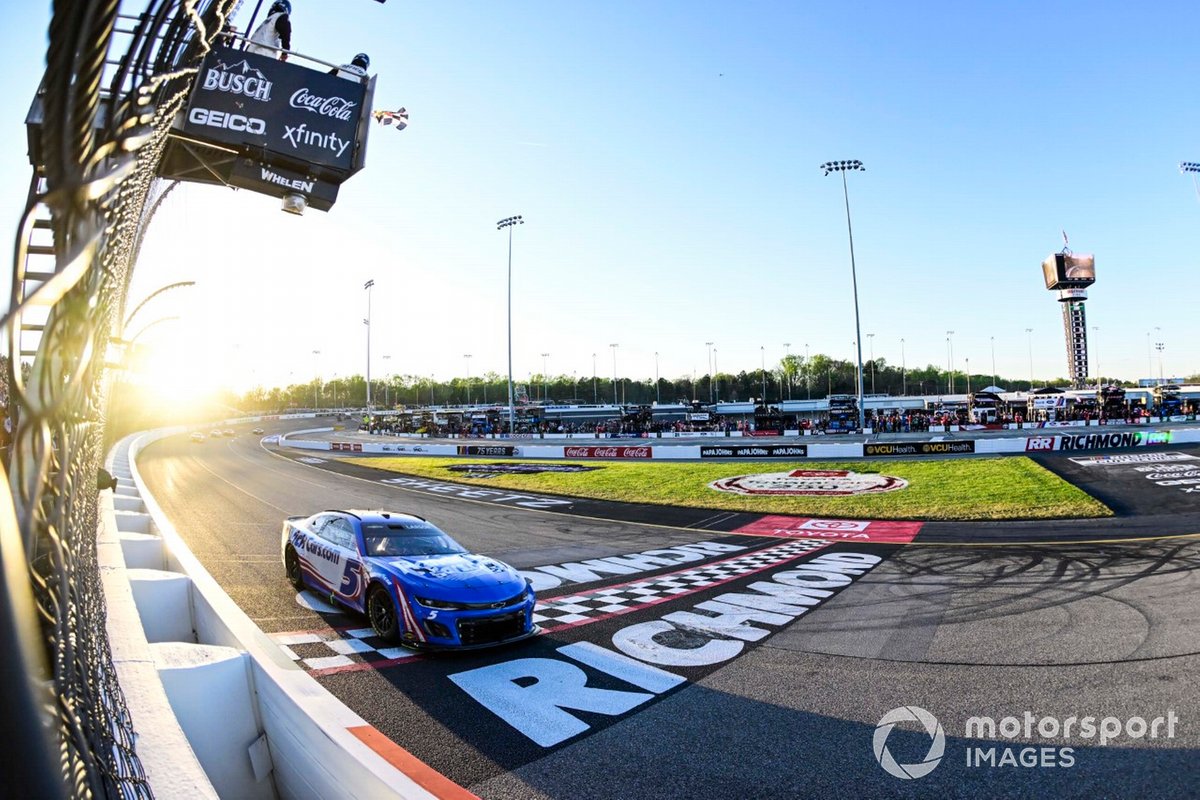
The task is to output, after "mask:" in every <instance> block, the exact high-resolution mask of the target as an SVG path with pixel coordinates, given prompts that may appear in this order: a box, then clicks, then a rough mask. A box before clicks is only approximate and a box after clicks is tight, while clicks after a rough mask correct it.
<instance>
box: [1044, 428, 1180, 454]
mask: <svg viewBox="0 0 1200 800" xmlns="http://www.w3.org/2000/svg"><path fill="white" fill-rule="evenodd" d="M1170 443H1171V431H1122V432H1120V433H1118V432H1115V431H1114V432H1113V433H1088V434H1083V435H1080V436H1031V437H1029V438H1027V439H1026V440H1025V452H1027V453H1046V452H1050V451H1054V450H1106V449H1108V448H1111V447H1146V446H1149V445H1156V444H1170Z"/></svg>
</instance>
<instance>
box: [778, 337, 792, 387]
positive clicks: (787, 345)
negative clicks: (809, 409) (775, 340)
mask: <svg viewBox="0 0 1200 800" xmlns="http://www.w3.org/2000/svg"><path fill="white" fill-rule="evenodd" d="M783 363H784V365H785V367H784V370H783V376H784V377H785V378H787V399H788V400H791V399H792V372H791V369H792V343H791V342H784V343H783ZM779 399H780V401H782V400H783V398H782V397H781V398H779Z"/></svg>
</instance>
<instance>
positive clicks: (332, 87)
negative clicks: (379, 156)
mask: <svg viewBox="0 0 1200 800" xmlns="http://www.w3.org/2000/svg"><path fill="white" fill-rule="evenodd" d="M365 98H366V86H364V85H363V84H361V83H358V82H357V81H351V80H346V79H345V78H339V77H338V76H336V75H329V74H327V73H324V72H320V71H318V70H315V69H306V68H304V67H300V66H298V65H292V64H288V63H287V62H285V61H279V60H277V59H274V58H269V57H267V56H262V55H258V54H257V53H247V52H245V51H243V50H233V49H231V48H228V47H214V48H213V49H212V51H211V52H210V53H209V54H208V55H207V56H206V57H205V59H204V63H203V64H202V65H201V67H200V75H199V76H198V78H197V79H196V85H195V88H194V89H193V90H192V96H191V99H190V102H189V104H188V109H187V112H186V114H185V118H184V125H183V130H184V132H185V133H186V134H187V135H189V136H194V137H195V138H197V139H199V140H201V141H210V142H220V143H222V144H226V145H232V146H234V147H237V148H238V149H241V150H245V149H248V148H249V149H258V148H261V149H264V150H269V151H272V152H274V153H278V154H280V155H282V156H284V157H285V158H287V159H289V160H291V161H294V162H297V163H300V164H314V165H319V166H324V167H330V168H332V169H336V170H341V171H343V172H350V171H351V169H352V168H353V166H354V156H355V147H356V140H357V138H358V136H357V134H358V127H359V122H360V120H361V118H362V114H363V113H364V109H363V105H364V101H365ZM280 179H281V180H303V178H301V177H298V176H286V175H282V176H280ZM263 180H266V181H267V182H275V183H277V182H278V180H277V179H275V178H271V177H267V178H263Z"/></svg>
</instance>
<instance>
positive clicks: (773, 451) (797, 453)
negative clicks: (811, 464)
mask: <svg viewBox="0 0 1200 800" xmlns="http://www.w3.org/2000/svg"><path fill="white" fill-rule="evenodd" d="M700 457H701V458H808V445H806V444H730V445H715V446H711V445H701V447H700Z"/></svg>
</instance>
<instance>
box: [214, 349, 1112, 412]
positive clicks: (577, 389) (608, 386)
mask: <svg viewBox="0 0 1200 800" xmlns="http://www.w3.org/2000/svg"><path fill="white" fill-rule="evenodd" d="M1109 382H1116V383H1120V384H1121V385H1124V386H1132V385H1134V384H1133V383H1132V382H1127V381H1126V382H1120V381H1109ZM993 384H995V385H997V386H1000V387H1002V388H1004V389H1005V390H1007V391H1024V390H1027V389H1030V388H1031V383H1030V381H1029V380H1028V379H1024V380H1022V379H1012V378H1006V377H1003V376H993V375H991V374H990V373H989V374H985V373H979V372H972V373H971V374H970V375H967V374H966V373H965V372H963V371H962V370H956V371H955V372H954V373H953V374H951V373H950V372H948V371H947V370H946V369H944V368H942V367H937V366H934V365H932V364H929V365H926V366H924V367H908V368H902V367H899V366H896V365H894V364H889V363H887V361H886V360H885V359H883V358H876V359H874V360H873V361H866V362H864V364H863V391H864V393H866V394H886V395H893V396H899V395H904V394H907V395H939V394H964V393H966V392H967V391H980V390H982V389H985V388H987V387H989V386H992V385H993ZM1044 385H1051V386H1060V387H1061V386H1067V385H1069V381H1068V380H1067V379H1066V378H1056V379H1054V380H1051V381H1049V383H1048V384H1047V383H1046V382H1042V381H1036V382H1035V383H1034V384H1032V387H1036V386H1044ZM514 389H515V391H516V393H517V396H518V398H517V399H518V401H520V400H522V399H523V400H526V401H528V402H535V403H536V402H555V403H569V402H576V403H612V402H613V401H614V397H615V399H616V402H618V403H621V404H624V405H649V404H651V403H653V402H656V401H660V402H663V403H675V402H690V401H692V400H699V401H700V402H703V403H708V402H709V401H710V400H716V401H718V402H745V401H749V400H752V399H753V400H760V399H761V398H764V397H765V398H766V401H767V402H768V403H778V402H780V401H781V400H789V399H790V400H804V399H809V398H812V399H820V398H824V397H826V396H827V395H829V394H855V393H857V391H858V389H857V385H856V375H855V365H854V362H853V361H849V360H844V359H836V358H831V357H829V356H827V355H823V354H819V353H818V354H815V355H812V356H809V357H807V358H806V357H805V356H801V355H788V356H785V357H784V358H782V359H780V360H779V362H778V363H777V364H776V365H774V366H773V367H771V368H768V369H767V370H765V371H764V370H749V371H745V370H743V371H740V372H736V373H733V372H721V371H718V372H717V373H716V374H713V375H701V376H698V377H693V376H690V375H684V376H680V377H676V378H661V379H659V380H658V382H657V384H656V383H655V380H654V378H652V377H651V378H620V377H618V378H617V379H616V380H615V381H614V380H613V379H612V378H603V377H600V376H595V377H573V376H570V375H542V374H533V375H531V376H530V377H529V378H528V379H527V380H521V381H515V382H514ZM614 390H615V391H614ZM230 399H231V400H234V398H230ZM235 402H236V403H237V405H238V406H239V407H240V408H242V409H244V410H246V411H275V410H281V409H287V408H362V407H365V406H366V405H367V382H366V379H365V378H364V377H363V376H362V375H350V376H347V377H339V378H335V379H332V380H329V381H323V380H319V379H314V380H312V381H309V382H308V383H301V384H293V385H291V386H287V387H275V388H271V389H267V388H263V387H257V388H255V389H252V390H250V391H249V392H247V393H246V394H245V395H243V396H241V397H240V398H237V399H236V400H235ZM466 403H475V404H491V405H507V404H508V381H507V378H506V377H505V376H503V375H500V374H498V373H496V372H491V371H490V372H485V373H484V374H483V375H481V376H472V377H471V378H470V379H469V380H468V379H467V378H465V377H462V378H457V377H456V378H451V379H449V380H440V381H439V380H435V379H434V378H432V377H430V376H422V375H394V376H390V377H388V378H379V379H373V380H372V381H371V404H372V405H373V406H374V407H377V408H395V407H398V406H428V405H438V406H442V405H463V404H466Z"/></svg>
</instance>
